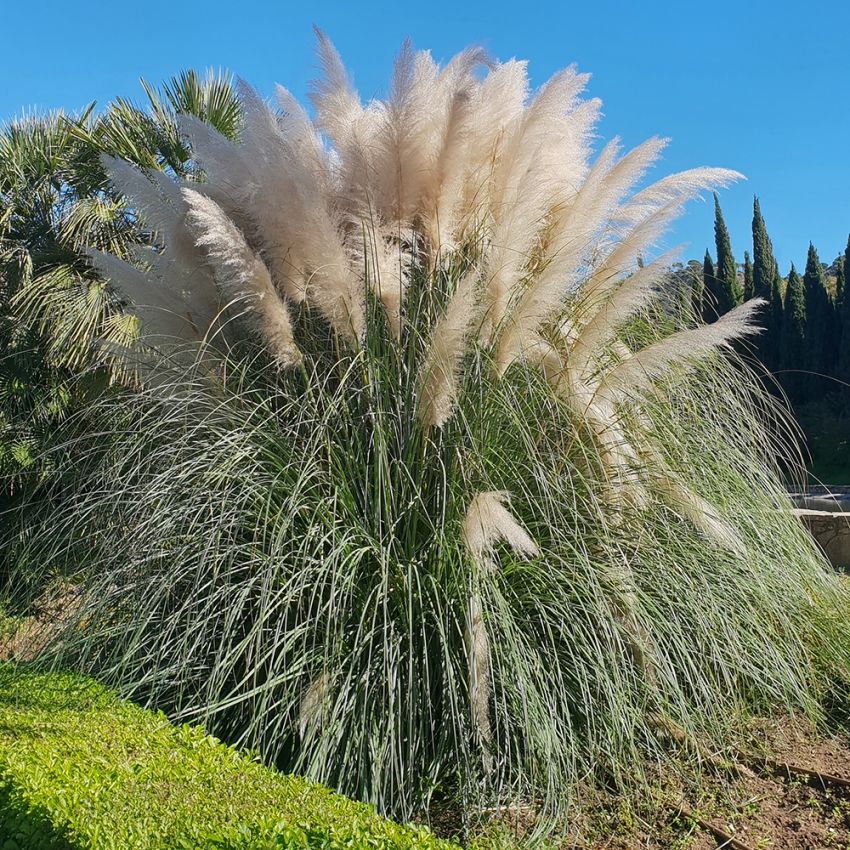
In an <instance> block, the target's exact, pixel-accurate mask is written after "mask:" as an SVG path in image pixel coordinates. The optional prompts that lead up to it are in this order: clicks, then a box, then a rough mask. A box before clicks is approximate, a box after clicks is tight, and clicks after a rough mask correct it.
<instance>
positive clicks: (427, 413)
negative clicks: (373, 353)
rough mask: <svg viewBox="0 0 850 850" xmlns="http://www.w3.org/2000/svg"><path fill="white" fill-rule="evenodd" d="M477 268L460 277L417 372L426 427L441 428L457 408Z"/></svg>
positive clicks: (474, 303)
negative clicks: (461, 367) (459, 376)
mask: <svg viewBox="0 0 850 850" xmlns="http://www.w3.org/2000/svg"><path fill="white" fill-rule="evenodd" d="M477 289H478V271H477V269H473V270H472V271H470V272H468V273H467V274H466V275H464V277H463V278H461V280H460V282H459V283H458V285H457V289H456V290H455V291H454V294H453V295H452V297H451V299H450V300H449V303H448V304H447V305H446V308H445V310H444V312H443V315H442V316H441V317H440V319H439V320H438V321H437V323H436V325H435V326H434V330H433V332H432V334H431V339H430V341H429V343H428V349H427V352H426V354H425V359H424V361H423V365H422V367H421V369H420V372H419V376H418V381H417V383H418V386H417V414H418V416H419V419H420V421H421V422H422V424H423V426H424V427H425V429H426V430H428V429H430V428H441V427H442V426H443V425H445V424H446V422H448V420H449V419H450V417H451V415H452V412H453V410H454V404H455V400H456V398H457V390H458V373H459V371H460V366H461V361H462V359H463V355H464V353H465V352H466V345H467V340H468V339H469V333H470V330H471V328H472V325H473V323H474V322H475V319H476V317H477V316H478V310H477V302H478V292H477Z"/></svg>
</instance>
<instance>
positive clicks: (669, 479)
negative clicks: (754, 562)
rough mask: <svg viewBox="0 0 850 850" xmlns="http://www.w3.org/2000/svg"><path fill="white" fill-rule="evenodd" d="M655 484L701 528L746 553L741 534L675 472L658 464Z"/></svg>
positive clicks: (671, 504) (670, 503)
mask: <svg viewBox="0 0 850 850" xmlns="http://www.w3.org/2000/svg"><path fill="white" fill-rule="evenodd" d="M658 472H659V474H658V475H657V477H656V478H655V485H656V489H657V492H658V495H659V496H660V498H661V500H662V501H663V502H664V503H666V505H667V506H668V507H669V508H670V509H671V510H673V511H675V512H676V513H679V514H680V515H681V516H682V517H684V518H685V519H686V520H688V522H690V523H691V524H692V525H693V526H694V527H695V528H696V529H697V530H698V531H701V532H702V533H703V534H705V535H706V536H707V537H709V538H710V539H712V540H714V541H715V542H716V543H719V544H720V545H721V546H723V547H724V548H726V549H729V550H730V551H732V552H734V553H736V554H737V555H740V556H741V557H745V556H746V547H745V546H744V544H743V542H742V541H741V537H740V534H738V533H737V532H736V531H735V530H734V529H733V528H732V527H731V526H730V525H729V524H728V523H727V522H726V521H725V520H724V519H723V518H722V517H721V516H720V514H719V513H718V511H717V509H716V508H715V507H714V505H712V504H711V503H710V502H708V501H706V500H705V499H703V498H702V496H699V495H697V494H696V493H694V491H693V490H691V489H690V488H689V487H687V486H686V485H685V484H684V483H683V482H681V481H680V480H679V479H678V478H677V477H676V476H675V475H673V474H672V473H670V472H669V471H667V470H665V469H664V467H663V465H662V466H659V469H658Z"/></svg>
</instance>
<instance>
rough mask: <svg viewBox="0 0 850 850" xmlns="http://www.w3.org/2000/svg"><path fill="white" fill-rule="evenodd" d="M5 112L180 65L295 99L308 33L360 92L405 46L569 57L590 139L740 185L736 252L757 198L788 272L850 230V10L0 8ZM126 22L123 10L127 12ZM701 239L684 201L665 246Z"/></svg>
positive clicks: (698, 211) (757, 6)
mask: <svg viewBox="0 0 850 850" xmlns="http://www.w3.org/2000/svg"><path fill="white" fill-rule="evenodd" d="M3 5H4V8H3V12H2V28H3V31H4V32H3V34H4V38H3V50H2V51H0V79H2V80H3V84H2V86H0V119H3V120H6V119H9V118H11V117H12V116H14V115H16V114H19V113H20V112H21V111H22V109H32V108H37V109H43V108H57V107H64V108H65V109H68V110H76V109H79V108H80V107H82V106H83V105H84V104H86V103H88V102H89V101H91V100H96V101H97V102H98V103H99V104H101V105H104V104H106V103H107V102H108V101H109V100H110V99H111V98H113V97H115V96H117V95H123V96H128V97H130V98H133V99H140V98H141V92H140V88H139V85H138V78H139V77H145V78H146V79H147V80H149V81H151V82H159V81H160V80H162V79H164V78H166V77H169V76H171V75H172V74H174V73H176V72H177V71H179V70H180V69H182V68H188V67H194V68H198V69H202V68H207V67H223V68H227V69H230V70H231V71H233V72H235V73H237V74H239V75H240V76H242V77H244V78H245V79H246V80H248V81H249V82H250V83H252V84H253V85H255V86H256V87H257V88H258V89H260V90H261V91H262V92H264V93H270V92H271V88H272V85H273V84H274V83H275V82H280V83H282V84H283V85H285V86H286V87H287V88H289V89H291V90H292V91H293V92H294V93H295V94H296V95H299V96H301V95H303V94H304V92H305V91H306V88H307V84H308V82H309V80H310V79H311V78H312V77H313V76H314V75H315V73H316V63H315V60H314V57H313V36H312V32H311V25H312V24H313V23H317V24H318V25H319V26H321V27H322V28H323V29H324V30H325V31H326V32H327V33H328V35H329V36H330V37H331V39H332V40H333V41H334V42H335V43H336V45H337V47H338V49H339V50H340V52H341V53H342V56H343V59H344V60H345V61H346V64H347V65H348V67H349V69H350V70H351V72H352V73H353V75H354V78H355V82H356V84H357V86H358V88H359V90H360V92H361V94H362V95H363V96H370V95H375V94H380V93H381V92H382V91H383V87H384V83H385V81H386V79H387V77H388V74H389V68H390V65H391V62H392V58H393V55H394V53H395V51H396V49H397V48H398V45H399V44H400V43H401V41H402V40H403V39H404V38H405V37H406V36H410V37H411V38H412V39H413V41H414V44H415V46H417V47H419V48H428V49H430V50H431V51H432V53H433V54H434V56H435V57H436V58H438V59H440V58H442V59H445V58H448V57H449V56H451V55H452V54H453V53H455V52H456V51H457V50H459V49H460V48H462V47H464V46H466V45H468V44H470V43H478V44H482V45H483V46H484V47H486V48H487V49H489V50H490V52H491V53H492V54H493V55H494V56H495V57H497V58H500V59H508V58H510V57H514V56H515V57H518V58H524V59H528V60H529V62H530V73H531V76H532V79H533V82H534V83H535V84H539V83H541V82H543V81H544V80H545V79H546V78H547V77H548V76H549V75H550V74H551V73H553V72H554V71H556V70H558V69H559V68H561V67H563V66H565V65H568V64H571V63H573V62H575V63H577V64H578V66H579V68H580V69H581V70H583V71H589V72H591V73H592V75H593V76H592V79H591V82H590V88H589V93H590V94H591V95H593V96H598V97H600V98H602V100H603V103H604V117H603V119H602V121H601V123H600V125H599V128H598V131H599V134H600V142H602V141H603V140H605V139H608V138H610V137H611V136H614V135H619V136H621V137H622V138H623V140H624V142H625V143H626V144H627V145H634V144H636V143H638V142H639V141H642V140H643V139H644V138H646V137H648V136H651V135H656V134H657V135H662V136H669V137H670V138H671V139H672V142H671V144H670V146H669V148H668V150H667V152H666V154H665V157H664V159H663V160H662V162H661V164H660V166H659V169H658V172H657V173H658V175H659V176H661V174H662V173H663V172H667V171H672V170H678V169H682V168H687V167H690V166H694V165H722V166H728V167H731V168H735V169H737V170H739V171H742V172H743V173H744V174H745V175H746V176H747V178H748V180H747V181H746V182H743V183H741V184H739V185H737V186H736V187H734V188H732V189H729V190H726V191H725V192H724V193H723V194H722V196H721V204H722V206H723V210H724V213H725V215H726V219H727V223H728V224H729V229H730V232H731V235H732V247H733V250H734V251H735V255H736V257H737V258H738V259H739V260H740V259H741V258H742V257H743V252H744V249H745V248H748V247H749V243H750V219H751V204H752V196H753V194H754V193H755V194H758V195H759V196H760V199H761V206H762V211H763V213H764V215H765V218H766V220H767V225H768V231H769V233H770V235H771V238H772V239H773V243H774V246H775V248H776V253H777V256H778V258H779V261H780V265H781V266H782V268H783V272H784V271H786V270H787V266H788V264H789V263H790V262H791V261H792V260H793V261H795V262H796V263H797V264H798V265H801V264H803V263H804V262H805V254H806V247H807V244H808V241H809V240H810V239H811V240H812V241H814V243H815V245H816V246H817V247H818V249H819V251H820V254H821V258H822V259H824V260H831V259H833V258H834V257H835V255H836V254H837V253H838V252H839V251H840V250H843V247H844V245H845V243H846V240H847V235H848V232H850V3H846V2H838V0H809V2H806V3H799V2H798V3H788V2H783V0H779V2H773V3H771V2H765V0H754V1H753V0H738V2H728V0H714V2H711V3H707V2H702V3H695V2H689V0H679V2H672V0H664V2H652V0H644V2H628V0H620V2H615V0H592V2H585V3H583V4H580V5H579V4H577V3H574V2H571V0H561V2H546V3H533V2H520V3H515V4H505V3H500V2H480V0H427V2H424V3H376V2H371V3H370V2H357V0H349V2H337V1H336V0H333V2H323V3H321V4H311V3H308V2H301V3H287V2H271V0H269V2H260V0H240V2H219V0H207V2H205V3H202V4H201V3H163V2H160V0H150V2H147V3H146V4H141V5H139V4H131V5H125V4H121V3H116V2H114V0H113V2H108V3H107V2H102V0H94V2H80V0H77V2H69V1H68V0H65V2H61V0H46V2H37V3H25V2H16V3H8V4H7V3H4V4H3ZM131 15H132V17H131ZM667 242H668V244H670V245H675V244H679V243H681V242H687V243H690V247H689V248H688V249H687V250H686V252H685V253H686V256H696V257H701V256H702V253H703V251H704V249H705V248H706V246H712V252H713V231H712V209H711V205H710V203H695V204H693V205H692V206H691V208H690V210H689V212H688V214H687V215H686V216H685V217H684V218H683V219H682V220H681V221H680V223H679V224H678V225H677V226H676V229H675V231H674V232H673V233H672V234H671V235H670V236H669V237H668V239H667Z"/></svg>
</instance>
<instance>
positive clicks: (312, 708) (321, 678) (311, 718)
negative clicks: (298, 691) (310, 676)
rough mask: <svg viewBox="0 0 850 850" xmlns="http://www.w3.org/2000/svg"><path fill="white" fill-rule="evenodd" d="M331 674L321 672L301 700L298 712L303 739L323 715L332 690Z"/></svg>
mask: <svg viewBox="0 0 850 850" xmlns="http://www.w3.org/2000/svg"><path fill="white" fill-rule="evenodd" d="M330 681H331V680H330V676H329V675H328V674H327V673H321V674H319V675H318V676H317V677H316V678H315V679H314V680H313V681H312V682H311V683H310V687H309V688H307V690H306V692H305V693H304V697H303V698H302V700H301V710H300V712H299V714H298V734H299V735H300V736H301V740H302V741H303V740H304V739H305V738H306V737H307V735H308V733H309V732H310V730H311V728H312V727H313V726H315V725H316V724H317V723H318V722H319V720H320V719H321V716H322V711H323V709H324V706H325V700H326V699H327V696H328V691H329V690H330Z"/></svg>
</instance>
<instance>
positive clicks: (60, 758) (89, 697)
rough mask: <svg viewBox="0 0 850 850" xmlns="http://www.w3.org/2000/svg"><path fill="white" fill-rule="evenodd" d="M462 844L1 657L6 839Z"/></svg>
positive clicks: (82, 845) (89, 687)
mask: <svg viewBox="0 0 850 850" xmlns="http://www.w3.org/2000/svg"><path fill="white" fill-rule="evenodd" d="M284 847H286V848H305V850H306V848H310V850H312V848H325V850H343V848H345V850H360V848H362V850H366V849H367V848H369V850H396V848H397V850H456V847H455V845H453V844H451V843H449V842H447V841H442V840H440V839H438V838H436V837H435V836H434V835H433V834H431V833H430V832H429V831H428V830H427V829H425V828H424V827H416V826H412V825H401V824H397V823H394V822H392V821H389V820H387V819H386V818H383V817H380V816H379V815H378V814H377V813H376V812H375V810H374V809H373V808H372V807H371V806H369V805H366V804H363V803H357V802H354V801H353V800H350V799H348V798H346V797H343V796H341V795H339V794H336V793H334V792H333V791H331V790H329V789H328V788H325V787H323V786H321V785H318V784H316V783H313V782H310V781H307V780H305V779H303V778H299V777H295V776H286V775H283V774H281V773H278V772H277V771H275V770H273V769H270V768H268V767H265V766H263V765H262V764H259V763H258V762H257V761H255V760H252V759H251V758H250V757H249V756H247V755H245V754H243V753H240V752H239V751H237V750H236V749H234V748H233V747H229V746H226V745H225V744H223V743H221V742H220V741H218V740H217V739H215V738H213V737H212V736H210V735H208V734H207V733H206V732H205V730H204V729H203V728H202V727H200V726H189V725H184V726H175V725H173V724H171V723H169V721H168V720H167V718H166V717H165V715H164V714H162V713H161V712H160V713H155V712H151V711H147V710H145V709H143V708H140V707H139V706H137V705H134V704H133V703H130V702H127V701H124V700H121V699H119V698H118V697H117V696H116V695H115V694H114V693H112V692H111V691H109V690H107V689H106V688H104V687H102V686H101V685H99V684H97V683H96V682H94V681H92V680H91V679H87V678H83V677H80V676H77V675H74V674H70V673H35V672H32V671H30V670H26V669H24V668H20V667H18V666H15V665H11V664H0V850H160V849H161V850H207V848H210V850H212V848H216V850H266V848H284Z"/></svg>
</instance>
